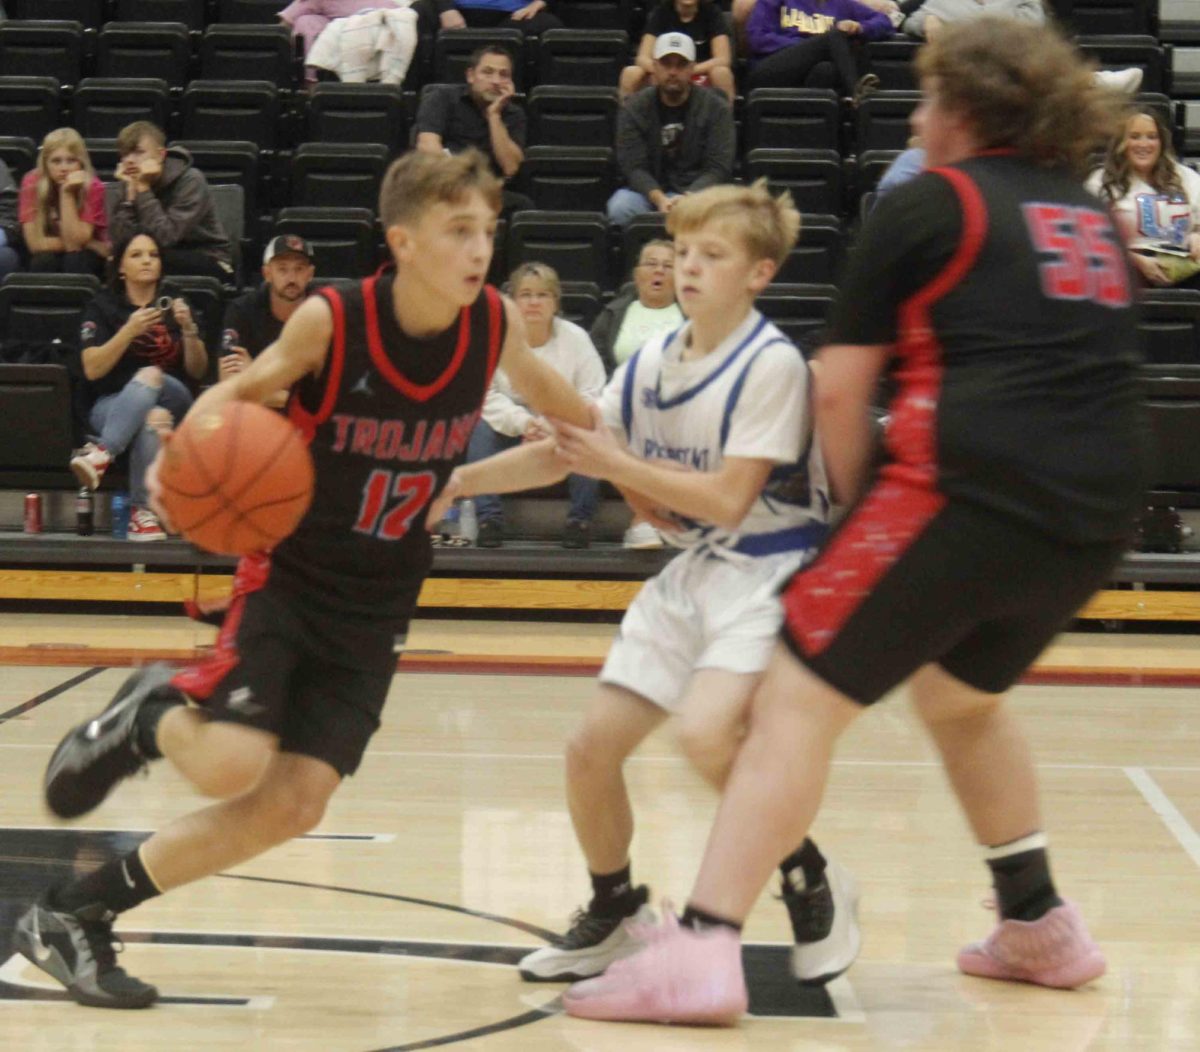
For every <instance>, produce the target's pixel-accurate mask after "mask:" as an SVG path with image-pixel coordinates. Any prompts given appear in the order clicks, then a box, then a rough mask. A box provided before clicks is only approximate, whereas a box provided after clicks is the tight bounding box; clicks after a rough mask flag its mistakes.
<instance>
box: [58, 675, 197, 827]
mask: <svg viewBox="0 0 1200 1052" xmlns="http://www.w3.org/2000/svg"><path fill="white" fill-rule="evenodd" d="M174 674H175V673H174V670H173V669H172V668H170V667H169V666H168V665H165V664H163V663H162V662H156V663H155V664H153V665H147V666H146V667H145V668H141V669H138V670H137V671H136V672H134V673H133V675H131V676H130V677H129V678H128V679H126V680H125V682H124V683H122V684H121V689H120V690H118V691H117V693H116V694H115V695H114V697H113V699H112V701H110V702H109V703H108V706H107V707H106V708H105V709H104V711H103V712H101V713H100V715H99V716H97V717H96V718H95V719H91V720H88V721H87V722H86V723H81V724H80V725H79V726H78V727H76V728H74V729H73V730H71V731H69V732H68V733H67V735H66V737H65V738H63V740H62V741H61V742H59V744H58V748H57V749H55V750H54V755H53V756H51V757H50V763H49V765H48V766H47V767H46V778H45V794H46V803H47V805H48V806H49V808H50V810H51V811H53V812H54V813H55V814H56V815H58V817H59V818H78V817H79V816H80V815H85V814H87V813H88V812H89V811H91V810H92V809H93V808H95V807H97V806H99V804H100V803H101V802H102V801H103V800H104V798H105V797H106V796H108V794H109V793H110V792H111V791H112V788H113V786H114V785H116V784H117V782H119V781H120V780H121V779H122V778H128V777H129V776H130V775H132V774H136V773H137V772H138V771H140V770H141V769H142V768H143V767H145V765H146V760H145V758H144V757H143V756H142V755H141V754H140V753H139V752H138V747H137V715H138V712H139V710H140V709H141V707H142V706H143V705H144V704H145V703H146V702H147V701H149V700H150V699H151V698H155V697H162V696H163V692H174V693H175V694H176V695H179V692H178V690H177V689H176V688H175V687H172V686H171V677H172V676H173V675H174ZM168 696H169V693H168Z"/></svg>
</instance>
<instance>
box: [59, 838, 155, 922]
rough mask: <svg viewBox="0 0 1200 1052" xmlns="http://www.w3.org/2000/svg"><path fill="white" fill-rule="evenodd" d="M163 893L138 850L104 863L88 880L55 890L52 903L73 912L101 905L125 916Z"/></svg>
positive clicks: (80, 880) (73, 882)
mask: <svg viewBox="0 0 1200 1052" xmlns="http://www.w3.org/2000/svg"><path fill="white" fill-rule="evenodd" d="M161 894H162V892H161V891H159V890H158V887H157V886H156V885H155V883H154V881H153V880H151V879H150V874H149V873H148V872H146V867H145V866H144V865H143V864H142V858H141V855H139V854H138V852H137V851H136V850H135V851H131V852H130V853H129V854H128V855H125V856H124V857H123V858H115V859H113V860H112V861H111V862H106V863H104V865H103V866H101V867H100V868H99V869H97V870H94V871H93V872H91V873H89V874H88V875H87V876H86V877H80V878H79V879H78V880H74V881H72V882H71V883H70V884H67V885H65V886H64V887H61V888H56V889H54V891H52V892H51V894H50V903H51V905H52V906H57V907H58V908H59V909H63V910H67V911H68V912H71V911H74V910H78V909H82V908H83V907H84V906H91V905H93V904H94V903H97V902H99V903H102V904H103V905H104V907H105V909H107V910H108V911H109V912H111V913H124V912H125V910H131V909H133V907H134V906H137V905H138V904H139V903H142V902H145V901H146V900H147V899H152V898H154V897H155V896H156V895H161Z"/></svg>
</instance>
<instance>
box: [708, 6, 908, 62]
mask: <svg viewBox="0 0 1200 1052" xmlns="http://www.w3.org/2000/svg"><path fill="white" fill-rule="evenodd" d="M756 2H757V0H733V6H732V7H731V8H730V13H731V15H732V17H733V29H734V32H735V33H736V34H737V40H738V48H739V51H740V53H741V54H743V55H745V54H749V48H748V47H747V45H746V23H747V22H748V21H749V19H750V14H751V12H752V11H753V10H754V5H755V3H756ZM923 2H924V0H904V3H903V4H900V3H897V2H896V0H862V3H863V5H864V6H866V7H869V8H871V10H872V11H878V12H880V13H881V14H885V15H887V16H888V21H890V22H891V23H892V26H893V27H895V28H896V29H899V28H900V26H901V25H902V24H903V22H904V18H905V9H906V8H907V9H908V10H911V11H915V10H916V9H917V8H918V7H920V6H921V4H922V3H923Z"/></svg>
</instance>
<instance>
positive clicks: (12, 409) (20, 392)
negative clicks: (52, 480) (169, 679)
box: [0, 287, 79, 471]
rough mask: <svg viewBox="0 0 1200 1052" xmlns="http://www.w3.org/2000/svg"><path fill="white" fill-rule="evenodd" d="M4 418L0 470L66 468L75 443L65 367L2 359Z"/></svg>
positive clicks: (0, 416) (0, 401)
mask: <svg viewBox="0 0 1200 1052" xmlns="http://www.w3.org/2000/svg"><path fill="white" fill-rule="evenodd" d="M3 295H4V290H3V288H2V287H0V298H2V297H3ZM2 325H3V323H2V322H0V331H2ZM78 325H79V322H78V320H76V321H75V326H76V328H78ZM0 419H3V420H4V441H3V442H0V471H47V470H49V471H56V470H57V471H62V470H63V468H64V466H65V465H66V464H67V462H68V461H69V460H70V458H71V450H72V447H73V446H74V444H75V443H74V435H73V434H72V430H71V377H70V373H68V371H67V368H66V366H64V365H10V364H0Z"/></svg>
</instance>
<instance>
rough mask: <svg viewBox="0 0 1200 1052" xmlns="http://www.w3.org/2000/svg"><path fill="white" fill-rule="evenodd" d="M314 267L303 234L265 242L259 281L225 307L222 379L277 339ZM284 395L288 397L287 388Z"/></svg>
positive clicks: (220, 361) (220, 360)
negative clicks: (256, 285)
mask: <svg viewBox="0 0 1200 1052" xmlns="http://www.w3.org/2000/svg"><path fill="white" fill-rule="evenodd" d="M313 270H314V267H313V252H312V246H311V245H310V244H309V243H308V242H307V241H305V240H304V238H302V237H297V236H296V235H295V234H279V235H278V236H276V237H273V238H271V240H270V241H268V242H267V247H266V249H265V251H264V252H263V265H262V276H263V283H262V284H261V285H260V286H259V287H258V288H257V289H254V290H253V291H251V292H247V293H244V294H243V295H241V296H239V297H238V298H237V299H235V300H233V301H232V302H231V303H230V304H229V306H228V307H226V308H225V328H224V332H223V333H222V334H221V354H220V357H219V358H218V360H217V365H218V371H219V373H220V378H221V379H222V380H224V379H225V378H226V377H228V376H232V375H233V374H234V373H239V372H241V371H242V370H243V369H244V368H245V367H246V366H247V365H248V364H249V363H250V359H251V358H254V357H257V355H258V354H259V353H261V352H262V351H263V350H264V349H265V348H267V347H268V346H270V345H271V344H272V343H274V342H275V341H276V340H277V339H278V338H279V333H280V331H281V330H282V329H283V323H284V322H285V321H287V320H288V318H290V317H291V316H292V315H293V314H294V313H295V311H296V308H297V307H299V306H300V304H301V303H303V302H304V300H305V298H306V297H307V296H308V286H309V283H310V282H311V281H312V279H313ZM283 394H284V395H285V396H286V392H283ZM272 404H274V403H272ZM280 404H281V405H282V400H281V401H280Z"/></svg>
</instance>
